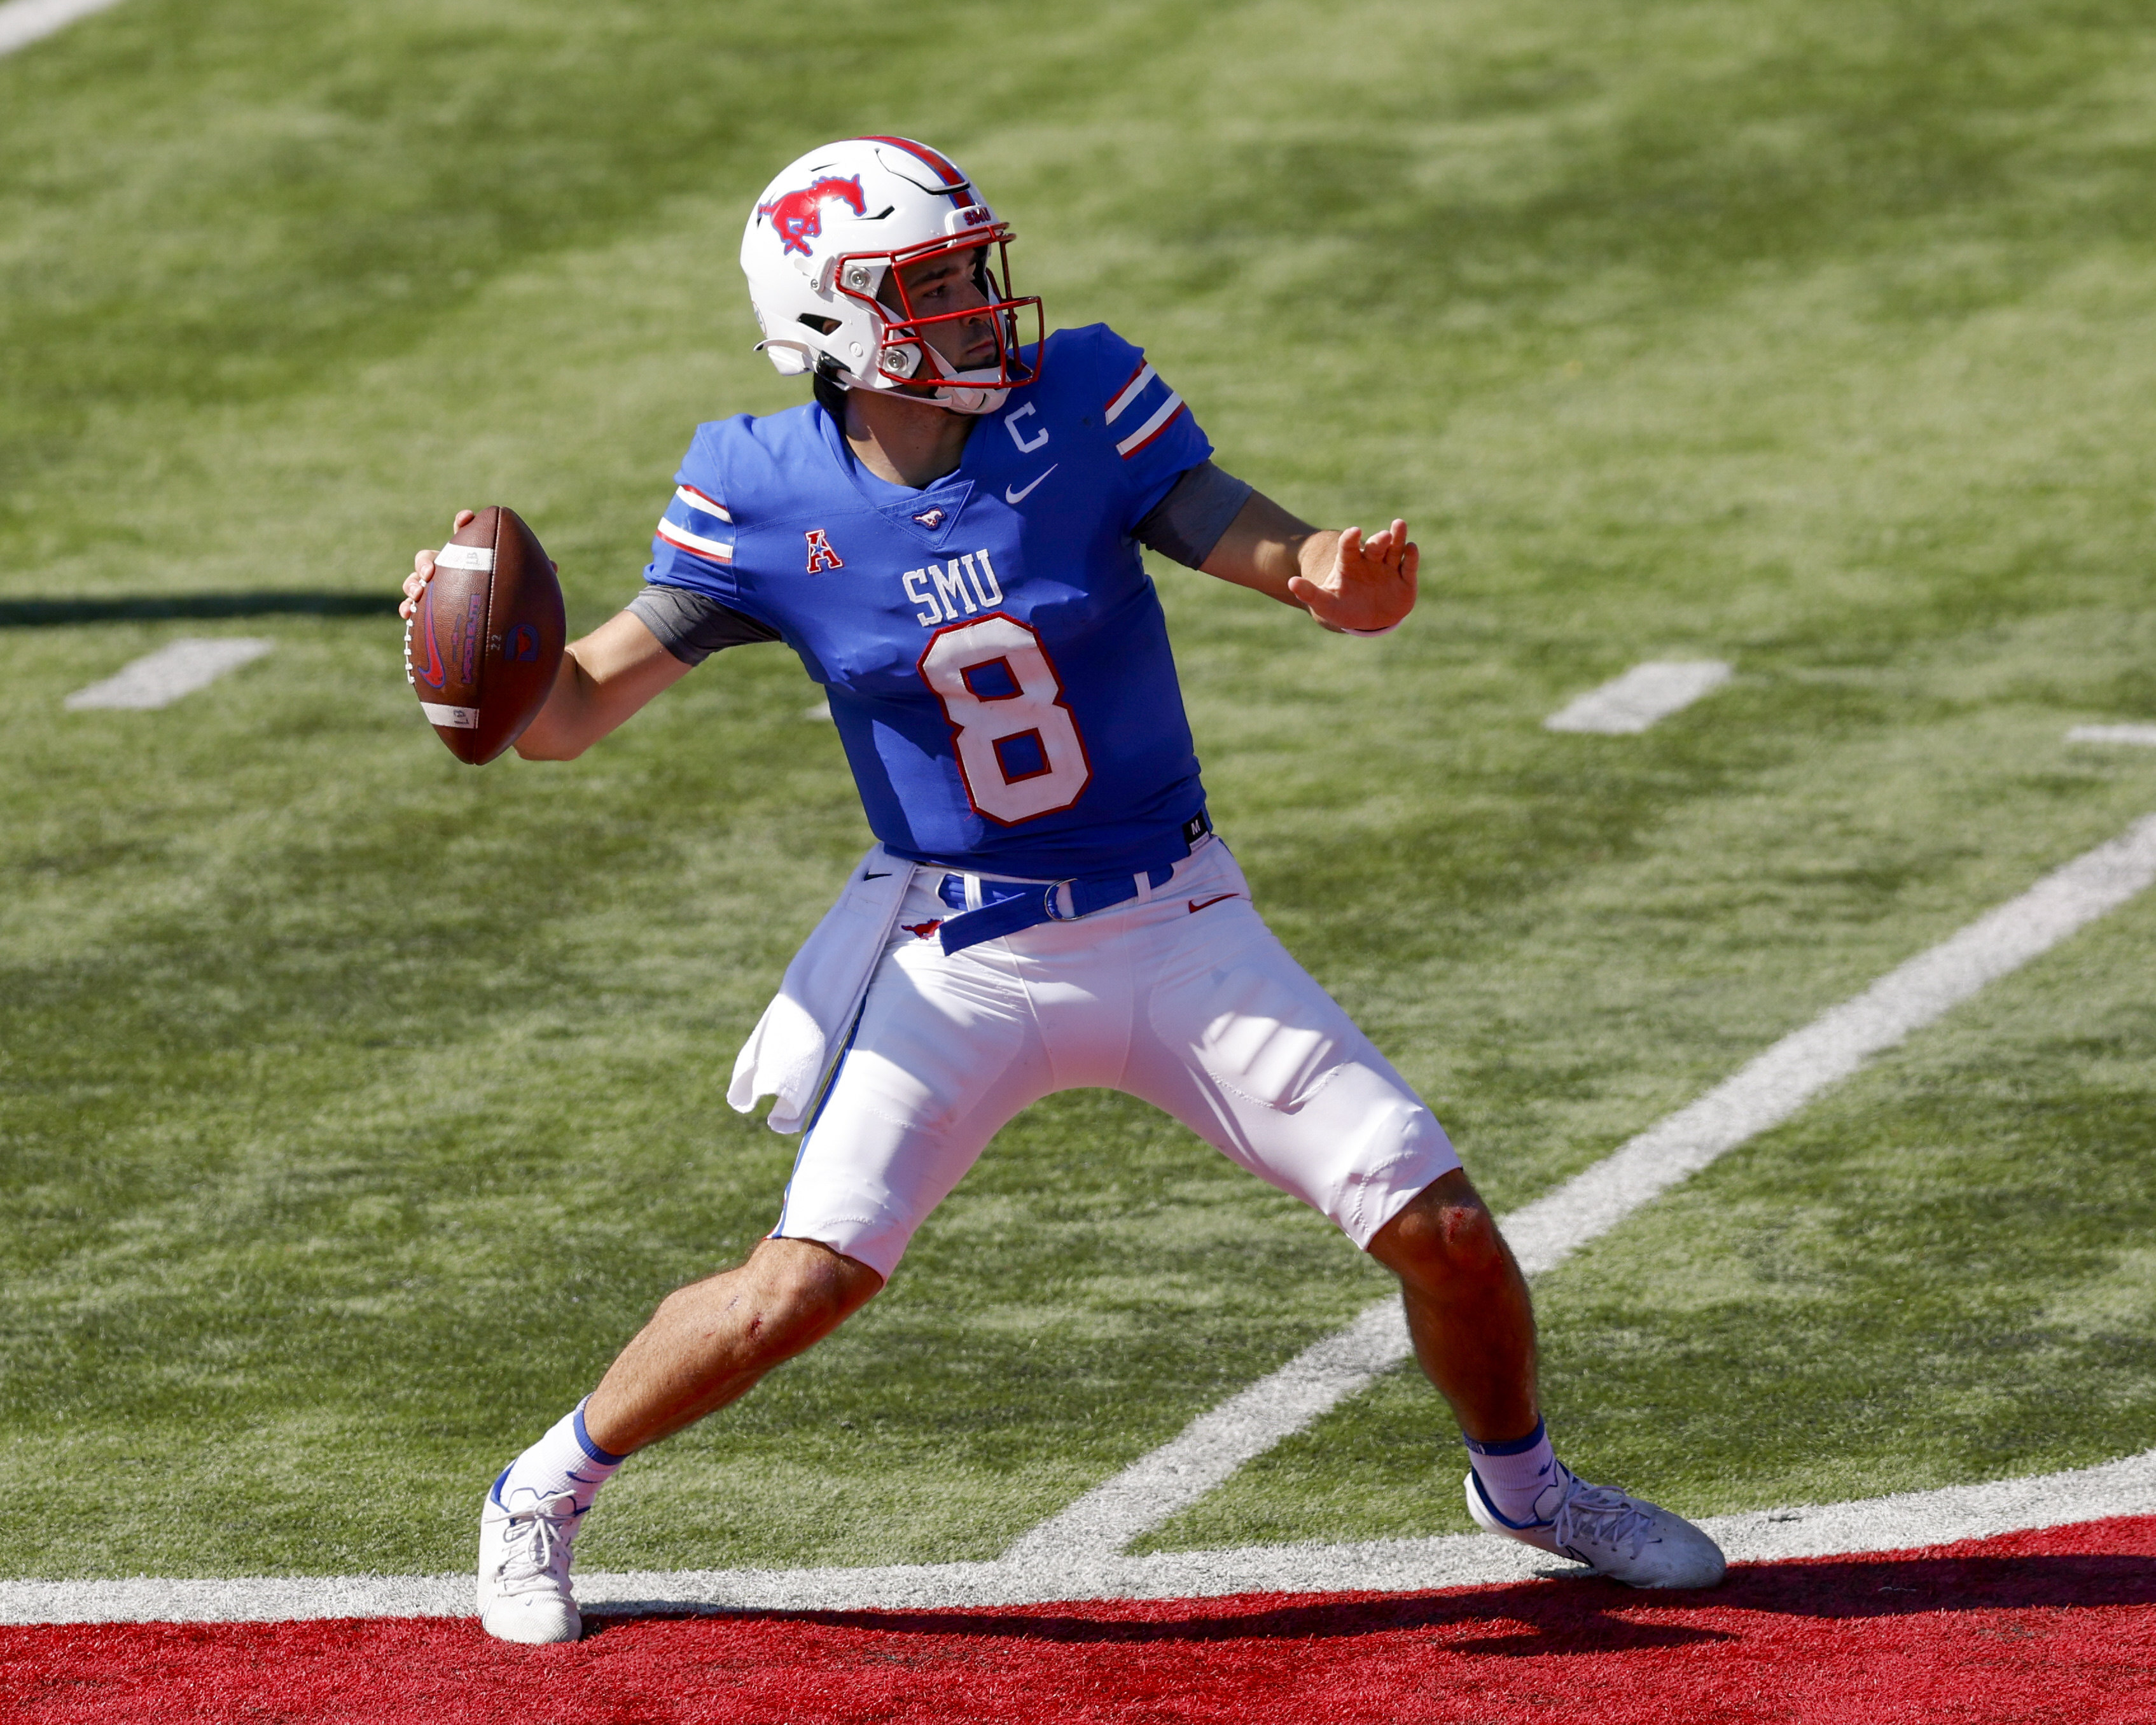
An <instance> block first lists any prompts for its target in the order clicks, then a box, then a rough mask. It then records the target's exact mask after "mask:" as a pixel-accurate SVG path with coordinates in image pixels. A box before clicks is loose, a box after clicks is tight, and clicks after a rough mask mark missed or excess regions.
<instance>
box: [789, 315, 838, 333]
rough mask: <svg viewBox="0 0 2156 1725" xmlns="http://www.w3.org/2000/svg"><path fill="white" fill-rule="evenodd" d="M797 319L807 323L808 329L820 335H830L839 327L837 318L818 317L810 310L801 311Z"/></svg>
mask: <svg viewBox="0 0 2156 1725" xmlns="http://www.w3.org/2000/svg"><path fill="white" fill-rule="evenodd" d="M798 321H799V322H802V323H805V324H807V325H808V327H809V328H810V329H812V330H814V331H816V332H817V334H819V335H821V336H828V335H830V334H831V333H832V332H833V331H835V330H836V329H837V328H838V327H839V320H838V319H837V318H835V317H819V316H816V315H815V314H814V312H811V311H804V312H803V313H802V314H801V316H800V317H799V319H798Z"/></svg>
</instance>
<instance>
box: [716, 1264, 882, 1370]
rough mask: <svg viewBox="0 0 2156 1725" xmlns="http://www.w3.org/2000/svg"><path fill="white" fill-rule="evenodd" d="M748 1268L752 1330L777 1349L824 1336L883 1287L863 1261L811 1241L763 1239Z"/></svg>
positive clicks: (746, 1291)
mask: <svg viewBox="0 0 2156 1725" xmlns="http://www.w3.org/2000/svg"><path fill="white" fill-rule="evenodd" d="M748 1267H749V1270H750V1272H751V1275H750V1277H749V1282H750V1286H748V1287H747V1288H746V1289H744V1290H743V1295H744V1297H745V1298H747V1299H748V1300H750V1301H752V1304H753V1307H754V1310H753V1311H752V1312H750V1313H749V1314H748V1320H749V1329H750V1333H751V1334H752V1335H753V1336H755V1337H757V1340H758V1341H760V1342H762V1343H765V1344H767V1346H769V1347H770V1348H773V1350H774V1351H776V1352H779V1353H793V1352H795V1351H797V1350H798V1349H799V1348H805V1347H807V1346H808V1345H809V1343H813V1342H815V1341H818V1340H819V1339H821V1338H822V1337H824V1336H828V1335H829V1334H830V1332H832V1331H833V1330H835V1329H836V1328H838V1327H839V1325H840V1324H842V1323H844V1322H845V1321H846V1319H848V1318H849V1317H852V1316H853V1314H854V1313H855V1312H858V1311H860V1309H861V1307H864V1306H865V1305H867V1304H868V1302H869V1301H870V1300H872V1299H873V1298H875V1295H876V1293H877V1292H878V1291H879V1290H880V1289H881V1288H882V1286H883V1278H882V1277H881V1276H878V1275H877V1274H876V1273H875V1271H873V1270H870V1268H869V1267H868V1266H866V1265H865V1264H862V1263H860V1262H858V1261H857V1260H855V1259H852V1258H849V1257H846V1256H844V1255H843V1254H841V1253H839V1252H834V1251H833V1250H831V1249H830V1248H829V1246H825V1245H818V1244H816V1243H815V1242H814V1241H813V1240H765V1241H763V1242H762V1244H761V1245H758V1246H757V1250H756V1252H755V1255H753V1256H752V1258H751V1259H750V1260H749V1266H748Z"/></svg>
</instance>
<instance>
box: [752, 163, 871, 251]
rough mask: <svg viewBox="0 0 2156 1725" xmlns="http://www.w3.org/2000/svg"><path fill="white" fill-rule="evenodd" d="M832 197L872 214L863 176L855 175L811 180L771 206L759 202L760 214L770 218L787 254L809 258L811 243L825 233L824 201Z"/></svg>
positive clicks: (779, 198)
mask: <svg viewBox="0 0 2156 1725" xmlns="http://www.w3.org/2000/svg"><path fill="white" fill-rule="evenodd" d="M826 198H842V199H844V202H845V203H847V204H848V205H850V207H851V208H852V210H853V212H854V213H855V215H857V216H865V215H866V214H867V213H868V208H869V207H868V200H867V199H866V198H863V197H862V196H861V177H860V175H859V174H854V175H852V176H850V177H848V178H845V179H843V180H842V179H840V178H839V177H838V176H837V175H836V174H826V175H824V177H823V178H821V179H819V180H813V181H811V182H809V183H808V185H807V186H806V187H803V189H802V190H800V191H798V192H788V193H783V194H782V195H781V196H779V197H777V198H773V199H772V200H771V202H770V203H759V204H758V205H757V207H756V213H757V214H758V215H760V216H762V217H764V218H767V219H768V220H769V222H770V223H771V225H772V226H773V228H775V229H777V230H778V239H779V246H780V249H781V250H783V251H789V252H798V253H800V254H801V255H802V256H803V257H804V258H805V257H807V256H808V242H809V241H810V240H812V239H815V238H816V237H817V236H818V235H819V234H821V233H822V232H823V231H824V199H826Z"/></svg>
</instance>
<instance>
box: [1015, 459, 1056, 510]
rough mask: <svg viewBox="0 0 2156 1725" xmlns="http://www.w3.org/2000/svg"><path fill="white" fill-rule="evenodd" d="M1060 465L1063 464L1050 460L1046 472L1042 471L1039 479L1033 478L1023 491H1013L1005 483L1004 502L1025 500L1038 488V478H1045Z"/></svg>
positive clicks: (1021, 501)
mask: <svg viewBox="0 0 2156 1725" xmlns="http://www.w3.org/2000/svg"><path fill="white" fill-rule="evenodd" d="M1061 465H1063V464H1062V463H1061V462H1060V461H1051V462H1050V463H1049V464H1048V473H1044V474H1043V475H1041V476H1040V479H1037V480H1034V482H1033V483H1032V484H1031V485H1028V486H1027V487H1026V488H1025V489H1024V490H1023V491H1014V490H1011V488H1010V487H1009V485H1005V486H1004V502H1006V503H1023V502H1024V501H1025V500H1026V499H1027V498H1029V497H1030V496H1031V495H1033V494H1034V491H1035V490H1038V489H1039V485H1040V480H1045V479H1046V478H1047V477H1048V474H1049V473H1053V472H1055V470H1056V469H1057V468H1059V467H1060V466H1061Z"/></svg>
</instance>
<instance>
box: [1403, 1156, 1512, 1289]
mask: <svg viewBox="0 0 2156 1725" xmlns="http://www.w3.org/2000/svg"><path fill="white" fill-rule="evenodd" d="M1370 1255H1372V1256H1373V1257H1374V1258H1376V1259H1377V1260H1378V1262H1380V1263H1381V1264H1383V1265H1384V1266H1386V1268H1388V1269H1389V1270H1391V1271H1393V1272H1394V1274H1395V1275H1397V1276H1400V1277H1402V1278H1403V1279H1404V1280H1407V1281H1414V1282H1418V1283H1421V1284H1423V1285H1425V1286H1428V1285H1432V1284H1437V1283H1446V1282H1450V1283H1466V1284H1489V1283H1494V1282H1498V1281H1507V1280H1509V1279H1510V1278H1511V1277H1512V1276H1514V1275H1516V1274H1517V1271H1515V1270H1514V1269H1513V1267H1512V1253H1511V1252H1510V1250H1507V1247H1506V1245H1505V1237H1504V1235H1502V1234H1501V1233H1500V1232H1499V1231H1498V1229H1497V1219H1496V1217H1495V1216H1493V1215H1491V1214H1490V1209H1489V1206H1488V1205H1486V1204H1484V1203H1483V1202H1482V1200H1481V1197H1480V1196H1478V1195H1477V1194H1476V1191H1475V1189H1474V1188H1473V1187H1472V1186H1471V1185H1469V1184H1468V1183H1467V1181H1466V1177H1465V1176H1464V1175H1447V1176H1446V1177H1445V1178H1444V1179H1441V1180H1440V1181H1438V1182H1437V1183H1435V1184H1434V1185H1432V1186H1430V1187H1429V1188H1428V1189H1425V1190H1424V1192H1422V1193H1421V1194H1419V1195H1418V1196H1417V1197H1416V1198H1415V1199H1414V1200H1413V1201H1412V1202H1410V1203H1409V1204H1408V1206H1407V1207H1406V1208H1405V1209H1403V1210H1402V1211H1401V1212H1400V1213H1399V1215H1397V1216H1395V1217H1394V1218H1393V1219H1392V1220H1391V1221H1390V1222H1389V1223H1387V1224H1385V1225H1384V1227H1383V1228H1382V1229H1380V1230H1378V1234H1377V1236H1376V1237H1375V1238H1374V1239H1373V1240H1371V1242H1370Z"/></svg>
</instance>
